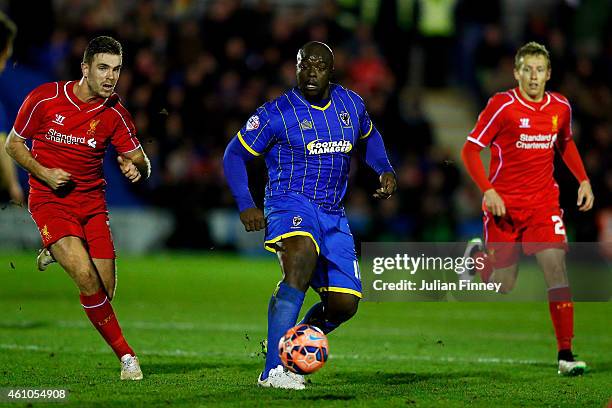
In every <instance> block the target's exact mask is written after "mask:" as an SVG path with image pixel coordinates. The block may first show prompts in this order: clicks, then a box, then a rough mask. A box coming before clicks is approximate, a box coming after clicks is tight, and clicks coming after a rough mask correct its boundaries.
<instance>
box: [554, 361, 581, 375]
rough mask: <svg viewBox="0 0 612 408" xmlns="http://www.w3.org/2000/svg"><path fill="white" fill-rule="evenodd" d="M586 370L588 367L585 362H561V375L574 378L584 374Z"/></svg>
mask: <svg viewBox="0 0 612 408" xmlns="http://www.w3.org/2000/svg"><path fill="white" fill-rule="evenodd" d="M586 369H587V365H586V363H585V362H584V361H566V360H559V371H558V373H559V375H564V376H567V377H574V376H576V375H582V374H584V372H585V371H586Z"/></svg>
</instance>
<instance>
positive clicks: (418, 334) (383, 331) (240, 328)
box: [0, 319, 610, 344]
mask: <svg viewBox="0 0 612 408" xmlns="http://www.w3.org/2000/svg"><path fill="white" fill-rule="evenodd" d="M37 323H40V322H39V321H27V320H24V321H18V322H7V321H4V322H2V321H0V327H1V326H3V325H4V326H14V327H23V328H28V327H30V326H35V325H36V324H37ZM47 323H49V324H50V325H52V326H57V327H62V328H74V329H87V330H89V329H90V328H91V323H90V322H89V321H87V320H85V319H83V320H58V321H50V322H47ZM121 327H122V328H123V329H137V330H173V331H213V332H218V331H225V332H234V333H249V334H257V333H262V334H264V335H265V331H266V326H265V324H261V325H254V324H242V323H206V322H201V323H191V322H154V321H140V320H127V321H123V322H121ZM341 330H342V332H343V333H348V334H352V335H358V336H371V335H372V333H373V332H374V333H376V335H378V336H381V337H388V336H402V337H410V338H417V339H422V340H423V341H427V340H432V339H433V338H434V337H435V338H442V339H444V336H445V335H446V334H444V333H442V334H436V335H435V336H434V335H430V334H428V333H426V332H423V331H416V330H415V331H412V330H409V329H406V328H394V327H371V326H370V327H363V326H359V325H358V324H356V325H351V326H349V327H342V329H341ZM550 336H551V335H550V334H549V333H534V332H531V333H512V332H510V331H488V332H486V333H481V332H472V333H470V338H471V339H502V340H515V341H533V342H541V341H547V340H549V339H550ZM589 340H590V341H595V342H599V343H602V344H610V337H609V336H600V335H597V334H592V335H589Z"/></svg>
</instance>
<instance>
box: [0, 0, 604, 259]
mask: <svg viewBox="0 0 612 408" xmlns="http://www.w3.org/2000/svg"><path fill="white" fill-rule="evenodd" d="M32 4H33V3H32V2H28V1H7V0H0V8H1V9H2V10H3V11H5V12H6V13H7V14H8V15H9V16H10V17H11V18H12V19H13V20H14V21H15V22H16V23H17V24H18V27H19V33H18V36H17V40H16V43H15V51H14V55H13V58H12V64H11V63H9V64H8V68H7V70H6V72H5V73H4V75H3V76H2V77H0V89H1V93H0V101H1V102H2V104H3V105H4V107H5V110H6V114H7V116H8V118H9V123H12V121H13V119H14V116H15V114H16V111H17V109H18V108H19V106H20V103H21V101H22V100H23V98H24V97H25V95H26V94H27V93H28V92H29V91H30V90H31V89H33V88H34V87H35V86H37V85H39V84H40V83H42V82H45V81H53V80H62V79H77V78H80V67H79V63H80V61H81V58H82V52H83V49H84V48H85V45H86V43H87V41H88V40H89V39H91V38H92V37H93V36H95V35H98V34H110V35H113V36H115V37H116V38H117V39H119V40H120V41H121V42H122V44H123V46H124V53H125V57H124V67H123V70H122V73H121V78H120V80H119V84H118V89H117V91H118V93H119V94H120V95H121V97H122V98H123V100H124V102H125V104H126V105H127V107H128V108H129V110H130V111H131V112H132V114H133V116H134V118H135V122H136V126H137V129H138V134H139V138H140V140H141V141H142V143H143V145H144V147H145V150H146V152H147V154H148V155H149V157H150V158H151V161H152V165H153V176H152V177H151V179H150V180H148V181H147V182H146V183H144V184H142V185H138V186H130V185H128V183H127V182H125V181H124V180H122V177H121V175H120V173H119V172H118V169H117V166H116V163H115V161H114V158H113V156H112V154H111V155H109V157H108V159H107V160H106V163H105V172H106V174H107V178H108V179H109V187H108V191H107V193H108V202H109V205H110V207H111V216H112V217H113V218H112V222H113V229H114V233H115V238H116V240H117V246H118V248H119V251H120V252H121V251H122V250H123V251H128V252H129V251H147V250H152V249H154V248H159V247H167V248H190V249H206V250H208V249H211V248H215V249H217V248H224V249H232V248H238V249H240V250H242V251H246V252H256V253H259V251H261V248H260V245H259V242H257V241H258V240H256V239H253V236H252V235H247V234H246V233H244V232H242V231H241V229H242V227H241V225H240V224H239V221H238V217H237V211H236V210H235V206H234V202H233V199H232V197H231V194H230V192H229V190H228V188H227V186H226V184H225V181H224V176H223V170H222V155H223V151H224V148H225V145H226V144H227V142H228V141H229V140H230V138H231V137H232V136H233V135H234V134H235V133H236V132H237V130H238V129H239V128H240V126H241V125H242V124H243V123H244V122H245V120H246V119H247V118H248V117H249V115H250V114H251V113H252V112H253V111H254V110H255V109H256V108H257V107H258V106H259V105H260V104H262V103H263V102H265V101H266V100H268V99H271V98H274V97H275V96H277V95H279V94H280V93H281V92H282V90H283V89H285V88H287V87H291V86H293V85H294V83H295V74H294V72H295V54H296V51H297V49H298V48H299V47H300V46H301V45H302V44H303V43H305V42H306V41H309V40H319V41H324V42H326V43H328V44H329V45H330V46H331V47H332V49H333V50H334V51H335V54H336V75H335V78H334V81H336V82H339V83H341V84H343V85H344V86H347V87H349V88H352V89H354V90H356V91H357V92H359V93H360V94H361V95H362V96H363V97H364V99H365V101H366V104H367V107H368V109H369V112H370V114H371V116H372V118H373V120H374V123H375V124H376V126H377V127H378V128H379V129H380V131H381V133H382V134H383V138H384V140H385V143H386V146H387V150H388V152H389V154H390V157H391V161H392V163H393V165H394V167H395V169H396V171H397V174H398V182H399V186H398V187H399V191H398V194H397V195H396V196H394V197H393V198H392V199H390V200H387V201H385V202H381V203H376V202H375V200H374V199H372V198H371V192H372V191H373V190H374V188H375V187H376V183H377V180H376V177H375V176H374V174H373V172H372V171H370V169H369V168H367V166H365V165H363V164H361V163H359V160H357V159H356V160H355V162H354V163H353V166H352V170H351V171H352V172H351V178H350V188H349V193H348V199H347V202H346V207H347V213H348V216H349V219H350V222H351V227H352V230H353V232H354V234H355V236H356V238H357V241H358V242H359V241H380V240H384V241H406V240H413V241H454V240H463V239H465V238H467V237H471V236H474V235H479V234H480V231H481V220H480V215H481V213H480V198H481V196H480V193H479V191H478V190H477V188H476V187H475V186H474V185H473V183H472V182H471V180H469V178H468V177H467V176H466V174H465V173H464V171H463V168H462V167H463V166H462V164H461V163H460V157H459V155H460V148H461V146H462V144H463V143H464V140H465V137H466V135H467V133H468V132H469V130H470V129H471V127H472V126H473V124H474V123H475V119H476V116H477V114H478V112H479V111H480V110H481V109H482V108H483V106H484V104H486V100H487V98H488V96H490V95H491V94H493V93H494V92H496V91H500V90H503V89H506V88H509V87H513V86H514V85H515V82H514V79H513V76H512V68H513V55H514V51H515V49H516V47H517V46H519V45H520V44H522V43H524V42H526V41H529V40H536V41H539V42H542V43H544V44H545V45H546V46H547V47H548V48H549V50H550V52H551V58H552V67H553V73H552V79H551V81H550V82H549V89H553V90H557V91H559V92H562V93H563V94H565V95H566V96H567V97H568V98H569V100H570V101H571V103H572V105H573V115H574V130H575V139H576V141H577V144H578V147H579V149H580V152H581V155H582V157H583V159H584V161H585V165H586V168H587V172H588V174H589V176H590V177H591V180H592V185H593V190H594V193H595V197H596V201H595V209H594V210H593V211H591V212H589V213H587V214H580V213H578V212H577V211H576V206H575V197H576V188H577V184H576V182H575V180H574V179H573V177H572V176H571V174H570V173H569V171H568V170H567V169H566V168H565V166H564V164H563V163H562V162H558V163H557V165H556V177H557V180H558V182H559V183H560V185H561V192H562V197H561V201H562V207H563V208H564V209H565V210H566V213H565V214H566V216H565V220H566V224H567V225H568V231H569V234H570V239H571V240H577V241H597V240H606V239H610V235H611V234H612V232H611V230H612V227H611V224H612V221H611V216H610V203H611V200H610V198H611V191H612V168H611V167H610V160H609V158H610V156H611V152H612V92H611V87H610V83H611V81H612V77H611V76H610V75H609V74H610V72H612V34H611V31H610V30H609V27H610V26H611V24H612V13H611V9H612V6H611V3H610V2H609V1H606V0H597V1H587V2H581V1H578V0H546V1H538V2H537V5H535V3H534V2H531V1H515V0H512V1H510V0H491V1H486V2H480V1H477V0H386V1H380V0H368V1H362V0H337V1H332V0H329V1H315V0H290V1H272V0H268V1H266V0H262V1H255V0H253V1H246V0H245V1H238V0H225V1H189V0H175V1H154V0H151V1H135V0H132V1H118V0H103V1H89V0H55V1H50V0H40V1H36V2H35V7H36V12H35V13H33V12H32V10H31V8H32ZM606 158H607V159H606ZM264 174H265V167H264V164H263V161H254V163H253V164H252V166H251V168H250V182H251V183H250V184H251V190H252V192H253V194H254V196H255V198H256V202H258V203H261V201H262V198H263V197H262V196H263V186H264V183H265V176H264ZM20 176H21V179H22V182H23V184H24V186H25V184H26V179H25V174H24V173H23V172H22V171H21V173H20ZM3 208H4V209H5V210H7V211H3V212H2V213H0V225H2V226H3V227H2V228H0V230H4V232H0V235H1V236H2V238H3V239H2V240H1V241H0V242H1V243H0V245H1V246H4V247H11V246H12V247H21V248H24V247H25V248H30V247H36V246H37V245H38V237H37V232H36V230H35V228H34V225H33V223H32V222H31V221H29V217H28V215H27V213H25V212H24V211H23V209H21V208H14V206H9V207H8V208H6V205H5V206H3ZM24 213H25V215H24ZM24 223H25V224H27V225H28V227H27V228H21V226H22V225H23V224H24ZM30 227H31V228H30Z"/></svg>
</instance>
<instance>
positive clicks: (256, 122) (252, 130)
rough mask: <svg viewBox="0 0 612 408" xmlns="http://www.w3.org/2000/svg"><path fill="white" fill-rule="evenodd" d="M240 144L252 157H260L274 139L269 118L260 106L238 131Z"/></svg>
mask: <svg viewBox="0 0 612 408" xmlns="http://www.w3.org/2000/svg"><path fill="white" fill-rule="evenodd" d="M237 136H238V140H239V141H240V144H241V145H242V146H243V147H244V148H245V149H246V150H247V151H248V152H249V153H251V154H252V155H254V156H260V155H261V154H262V153H263V152H264V150H266V148H267V147H268V144H269V143H270V141H271V140H272V139H273V137H274V131H273V129H272V125H271V121H270V117H269V115H268V112H267V110H266V108H265V106H261V107H260V108H258V109H257V111H256V112H255V113H254V114H253V115H252V116H251V117H250V118H249V119H248V120H247V121H246V123H245V124H244V126H243V127H242V128H241V129H240V131H238V135H237Z"/></svg>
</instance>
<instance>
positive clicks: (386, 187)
mask: <svg viewBox="0 0 612 408" xmlns="http://www.w3.org/2000/svg"><path fill="white" fill-rule="evenodd" d="M396 189H397V180H396V179H395V174H394V173H392V172H386V173H383V174H381V175H380V188H379V189H377V190H376V192H375V193H374V197H375V198H385V199H386V198H389V197H391V195H392V194H393V193H395V190H396Z"/></svg>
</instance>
